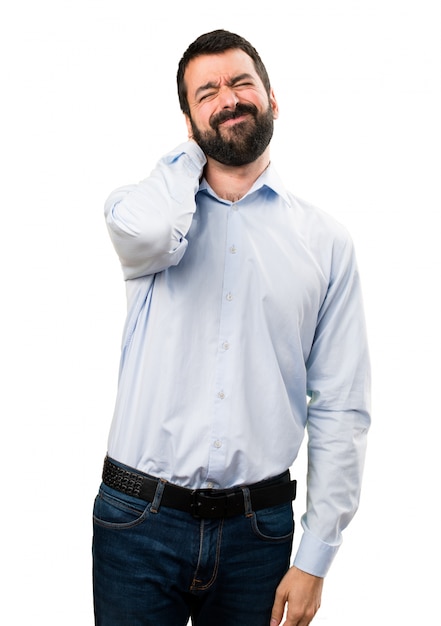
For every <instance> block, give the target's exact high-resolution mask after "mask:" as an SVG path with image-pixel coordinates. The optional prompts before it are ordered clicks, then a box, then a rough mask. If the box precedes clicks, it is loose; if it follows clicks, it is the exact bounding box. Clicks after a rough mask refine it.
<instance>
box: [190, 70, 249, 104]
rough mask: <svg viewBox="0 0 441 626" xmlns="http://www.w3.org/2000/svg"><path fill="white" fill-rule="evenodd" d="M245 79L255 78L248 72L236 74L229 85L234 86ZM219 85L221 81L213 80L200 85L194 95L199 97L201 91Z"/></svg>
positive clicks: (215, 87)
mask: <svg viewBox="0 0 441 626" xmlns="http://www.w3.org/2000/svg"><path fill="white" fill-rule="evenodd" d="M245 79H253V76H252V75H251V74H247V73H244V74H239V75H238V76H234V77H233V78H232V79H231V80H230V82H229V83H228V86H229V87H233V86H234V85H236V84H237V83H240V81H241V80H245ZM218 85H219V83H215V82H213V81H210V82H208V83H205V85H201V86H200V87H198V88H197V89H196V92H195V94H194V97H195V98H197V97H198V96H199V95H200V94H201V92H203V91H207V90H208V89H217V87H218Z"/></svg>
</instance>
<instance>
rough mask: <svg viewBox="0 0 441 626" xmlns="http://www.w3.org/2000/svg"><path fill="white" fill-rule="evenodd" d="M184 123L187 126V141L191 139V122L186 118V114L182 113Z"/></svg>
mask: <svg viewBox="0 0 441 626" xmlns="http://www.w3.org/2000/svg"><path fill="white" fill-rule="evenodd" d="M184 117H185V123H186V125H187V134H188V138H189V139H193V129H192V127H191V120H190V118H189V117H188V115H187V113H184Z"/></svg>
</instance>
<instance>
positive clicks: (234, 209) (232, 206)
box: [231, 204, 239, 211]
mask: <svg viewBox="0 0 441 626" xmlns="http://www.w3.org/2000/svg"><path fill="white" fill-rule="evenodd" d="M231 208H232V209H233V211H237V210H238V209H239V207H238V206H237V204H232V205H231Z"/></svg>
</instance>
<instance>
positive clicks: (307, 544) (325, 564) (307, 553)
mask: <svg viewBox="0 0 441 626" xmlns="http://www.w3.org/2000/svg"><path fill="white" fill-rule="evenodd" d="M339 547H340V544H336V545H333V544H329V543H325V542H324V541H322V540H321V539H319V538H318V537H316V536H315V535H313V534H312V533H311V532H310V531H309V530H308V529H307V528H305V526H304V532H303V536H302V538H301V540H300V545H299V548H298V550H297V554H296V556H295V559H294V563H293V565H295V566H296V567H297V568H298V569H301V570H302V571H304V572H307V573H308V574H312V575H313V576H319V577H320V578H324V577H325V576H326V574H327V573H328V570H329V568H330V567H331V563H332V561H333V560H334V557H335V555H336V554H337V551H338V549H339Z"/></svg>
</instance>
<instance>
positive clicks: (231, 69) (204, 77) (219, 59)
mask: <svg viewBox="0 0 441 626" xmlns="http://www.w3.org/2000/svg"><path fill="white" fill-rule="evenodd" d="M241 74H249V75H250V76H253V77H255V78H256V80H259V81H260V79H259V76H258V74H257V72H256V68H255V67H254V61H253V60H252V58H251V57H250V56H248V54H247V53H246V52H244V51H243V50H240V49H233V50H226V51H225V52H222V53H220V54H203V55H200V56H198V57H195V58H194V59H192V60H191V61H190V62H189V64H188V65H187V67H186V70H185V74H184V81H185V85H186V87H187V94H188V95H189V96H192V95H194V93H195V92H196V90H197V89H198V87H201V85H205V84H207V83H221V82H223V81H228V80H231V79H232V78H234V77H235V76H239V75H241Z"/></svg>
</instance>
